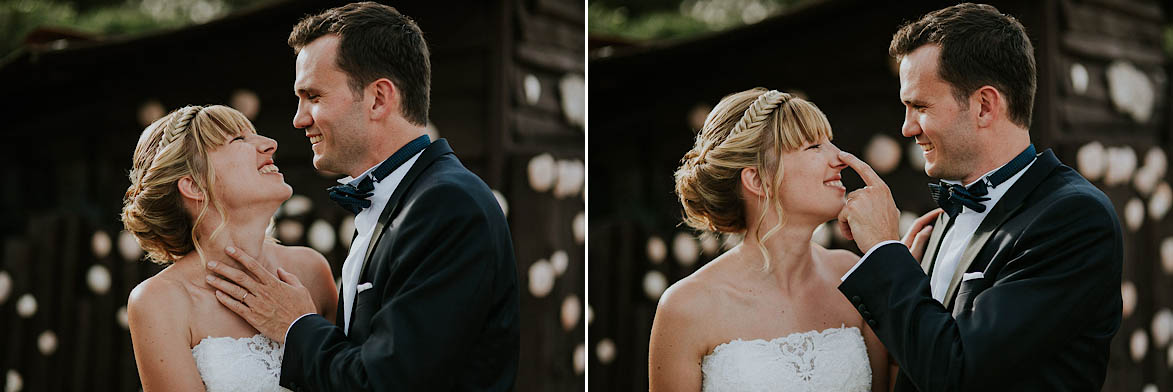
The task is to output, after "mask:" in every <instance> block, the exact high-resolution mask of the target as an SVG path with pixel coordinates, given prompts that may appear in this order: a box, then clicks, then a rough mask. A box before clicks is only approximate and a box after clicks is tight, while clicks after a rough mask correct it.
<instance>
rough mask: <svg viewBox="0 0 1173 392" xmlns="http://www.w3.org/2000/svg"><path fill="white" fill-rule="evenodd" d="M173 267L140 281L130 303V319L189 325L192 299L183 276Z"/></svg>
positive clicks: (127, 305) (132, 323)
mask: <svg viewBox="0 0 1173 392" xmlns="http://www.w3.org/2000/svg"><path fill="white" fill-rule="evenodd" d="M173 268H174V267H169V268H168V269H165V270H163V271H162V272H160V273H158V274H156V275H155V276H152V277H150V278H147V279H146V280H143V281H142V282H140V283H139V284H138V285H137V286H135V287H134V289H133V290H131V291H130V296H129V297H127V301H126V313H127V320H128V321H129V323H130V324H131V327H132V328H133V327H135V324H141V323H149V324H157V323H177V324H182V325H184V326H186V325H187V323H186V320H187V315H188V313H189V310H190V309H191V308H192V299H191V295H189V293H188V291H187V288H186V287H185V285H184V283H183V281H182V280H181V279H180V278H181V277H180V276H178V275H179V274H177V273H176V271H175V270H174V269H173Z"/></svg>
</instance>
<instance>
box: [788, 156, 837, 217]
mask: <svg viewBox="0 0 1173 392" xmlns="http://www.w3.org/2000/svg"><path fill="white" fill-rule="evenodd" d="M846 167H847V164H846V163H843V161H842V160H840V159H839V147H836V146H835V145H834V144H832V143H831V141H830V140H828V139H827V138H823V139H822V140H819V141H817V142H814V143H806V144H803V146H802V147H800V148H798V149H797V150H794V151H787V152H783V153H782V170H783V173H784V174H783V175H782V183H781V187H780V189H779V190H778V196H779V200H780V201H781V202H782V207H783V208H784V209H785V213H786V214H787V215H789V216H812V217H816V218H817V219H818V220H819V221H828V220H831V219H834V218H835V217H837V216H839V211H840V210H842V209H843V205H844V199H843V196H844V194H845V193H846V192H847V188H844V187H843V181H842V177H840V172H842V171H843V169H844V168H846Z"/></svg>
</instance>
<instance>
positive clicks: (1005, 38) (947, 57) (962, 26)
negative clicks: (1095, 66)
mask: <svg viewBox="0 0 1173 392" xmlns="http://www.w3.org/2000/svg"><path fill="white" fill-rule="evenodd" d="M929 44H936V45H940V47H941V54H940V56H941V57H940V59H939V60H940V62H939V66H938V73H939V74H940V76H941V79H942V80H944V81H945V82H947V83H949V84H950V85H952V86H953V96H954V98H956V99H957V101H958V102H960V103H964V102H965V100H966V99H967V98H968V97H969V95H970V94H971V93H973V92H974V91H975V90H977V89H978V88H980V87H982V86H987V85H988V86H994V88H996V89H998V91H999V92H1001V93H1002V94H1004V95H1005V96H1006V98H1007V101H1008V102H1007V109H1008V111H1009V112H1010V113H1009V117H1010V121H1012V122H1014V123H1015V124H1018V125H1021V126H1023V127H1024V128H1030V121H1031V111H1032V110H1033V107H1034V100H1035V57H1034V46H1032V45H1031V43H1030V38H1029V37H1027V35H1026V29H1025V28H1023V27H1022V24H1021V23H1019V22H1018V20H1017V19H1015V18H1014V17H1013V16H1010V15H1004V14H1002V13H1001V12H998V9H997V8H994V7H992V6H989V5H985V4H973V3H963V4H958V5H955V6H952V7H949V8H944V9H940V10H936V11H933V12H930V13H928V14H926V15H925V16H923V17H921V18H920V20H917V21H915V22H908V23H905V24H904V25H903V26H901V27H900V30H899V31H897V32H896V34H895V35H893V36H892V44H891V45H890V46H889V47H888V53H889V54H890V55H892V57H895V58H896V59H897V60H900V59H902V58H904V56H906V55H908V54H909V53H912V52H913V51H915V50H917V49H918V48H920V47H922V46H924V45H929Z"/></svg>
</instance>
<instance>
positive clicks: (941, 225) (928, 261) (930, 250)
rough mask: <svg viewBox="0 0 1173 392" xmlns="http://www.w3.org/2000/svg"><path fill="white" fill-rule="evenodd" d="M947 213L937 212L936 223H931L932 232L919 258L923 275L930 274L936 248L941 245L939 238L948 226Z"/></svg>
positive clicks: (943, 234)
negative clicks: (923, 252)
mask: <svg viewBox="0 0 1173 392" xmlns="http://www.w3.org/2000/svg"><path fill="white" fill-rule="evenodd" d="M950 220H951V219H950V218H949V214H944V213H942V214H937V223H934V225H933V234H932V235H931V236H929V244H928V246H927V247H925V254H924V255H923V256H921V258H920V268H921V269H922V270H924V271H925V275H929V276H932V275H931V274H932V273H933V264H936V261H935V260H933V259H934V258H936V257H937V249H938V248H940V247H941V238H944V237H945V229H948V228H949V221H950Z"/></svg>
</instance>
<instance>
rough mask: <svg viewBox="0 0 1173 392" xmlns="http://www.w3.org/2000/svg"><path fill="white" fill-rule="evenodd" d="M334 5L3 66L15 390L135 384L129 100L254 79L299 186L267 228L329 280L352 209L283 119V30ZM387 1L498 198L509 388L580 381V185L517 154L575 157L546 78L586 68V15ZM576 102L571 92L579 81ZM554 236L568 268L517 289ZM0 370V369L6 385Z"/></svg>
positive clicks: (8, 347) (264, 124)
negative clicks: (513, 349) (512, 311)
mask: <svg viewBox="0 0 1173 392" xmlns="http://www.w3.org/2000/svg"><path fill="white" fill-rule="evenodd" d="M343 3H345V1H329V2H321V1H311V0H291V1H285V2H279V3H274V4H271V5H268V6H265V7H261V8H256V9H251V10H247V11H246V12H243V13H240V14H235V15H231V16H228V17H226V18H223V19H220V20H216V21H212V22H210V23H207V24H204V25H197V26H191V27H188V28H185V29H180V30H175V31H165V32H159V33H154V34H148V35H144V36H137V37H127V38H111V39H107V40H105V41H104V42H101V43H98V44H96V45H90V46H75V47H70V48H66V49H64V50H42V51H34V52H29V53H26V54H24V55H20V56H18V57H16V58H14V59H11V60H9V61H8V62H7V63H4V64H0V83H3V84H4V85H5V86H6V91H8V92H9V93H10V94H12V95H13V96H20V97H21V98H20V99H5V101H4V102H5V104H4V105H0V115H2V116H3V117H4V118H6V119H7V120H6V127H5V129H6V132H5V138H6V140H5V146H6V147H9V148H8V149H6V153H5V154H0V165H3V167H4V169H3V170H0V215H2V216H3V218H2V219H0V237H2V240H0V255H2V257H3V258H2V259H0V373H5V374H6V373H8V372H10V371H11V372H13V374H18V375H19V376H20V379H21V383H22V384H23V390H25V391H59V390H81V389H90V390H116V391H134V390H138V389H139V385H138V378H137V371H136V368H135V364H134V358H133V354H132V352H131V346H130V339H129V333H128V332H127V330H126V329H125V327H124V326H122V325H120V324H119V321H118V317H117V315H118V314H119V309H120V308H123V307H124V306H125V304H126V298H127V295H128V294H129V292H130V290H131V289H132V288H133V287H134V286H135V285H136V284H137V283H138V282H140V281H141V280H143V279H145V278H146V277H149V276H152V275H153V274H155V273H157V272H158V271H159V270H160V268H159V267H157V266H154V265H152V264H149V263H146V262H143V261H139V258H140V255H141V254H139V253H136V252H134V251H135V250H137V247H136V246H132V247H129V248H128V251H129V252H130V253H129V255H130V256H129V257H126V256H124V255H123V254H122V253H120V250H119V249H120V248H119V246H120V245H119V244H120V237H121V234H120V233H121V229H122V226H121V223H120V222H119V221H118V213H119V210H120V208H121V197H122V195H123V193H124V192H125V191H126V187H127V186H128V185H129V181H128V180H127V178H126V174H127V172H128V171H129V169H130V158H131V153H132V152H133V149H134V145H135V142H136V141H137V139H138V136H139V134H140V132H141V131H142V129H143V127H144V126H143V125H142V124H140V123H139V121H138V120H137V118H138V114H139V110H140V108H141V107H143V106H144V104H146V103H148V102H156V103H158V104H159V105H161V106H162V107H164V108H165V109H166V110H167V111H170V110H172V109H175V108H178V107H180V106H183V105H186V104H209V103H221V104H227V103H229V101H230V98H231V97H232V95H233V93H234V92H235V91H237V90H242V89H243V90H248V91H250V92H252V93H254V94H255V95H256V96H257V98H258V99H259V101H260V104H261V108H260V111H259V112H258V114H257V115H256V117H255V118H254V119H253V122H254V124H255V125H256V126H257V128H258V130H259V132H260V133H261V134H263V135H266V136H269V137H272V138H274V139H275V140H277V142H278V143H279V145H280V147H279V150H278V153H277V155H276V158H275V160H276V161H277V163H278V165H280V166H281V169H282V172H283V173H285V178H286V182H288V183H289V184H290V185H292V186H293V188H294V193H295V199H294V201H292V202H287V203H286V204H285V205H284V206H283V207H282V209H280V210H279V211H278V213H277V216H276V230H275V234H276V236H277V237H278V238H280V239H282V241H283V242H285V243H287V244H292V245H307V246H310V245H312V246H314V247H315V248H317V249H318V250H319V251H320V252H322V253H323V254H324V255H325V256H326V258H327V259H328V260H329V261H330V263H331V265H332V267H333V268H334V271H335V274H336V276H337V274H338V273H339V272H340V271H341V267H342V263H343V260H344V259H345V256H346V249H347V246H348V243H349V240H350V238H351V233H352V232H351V230H352V228H351V227H352V226H349V221H350V219H351V218H352V216H351V215H350V214H347V213H346V212H345V211H343V210H341V209H340V208H337V207H336V206H335V205H334V204H333V203H332V202H330V200H329V199H328V197H326V193H325V192H324V190H325V188H326V187H328V186H331V185H333V184H334V177H327V176H323V175H320V174H318V173H317V172H316V171H314V169H313V167H312V165H311V163H310V162H311V151H310V149H309V148H308V143H306V141H305V137H304V132H302V131H300V130H297V129H293V128H292V125H291V121H292V118H293V114H294V110H295V109H296V98H295V97H294V96H293V94H292V87H291V86H292V82H293V77H294V75H293V61H294V56H293V53H292V50H291V49H289V48H288V47H287V46H286V45H285V39H286V37H287V36H288V34H289V29H290V28H291V27H292V26H293V24H294V23H296V21H297V20H298V19H300V18H301V17H302V16H304V15H306V14H308V13H313V12H318V11H320V10H323V9H326V8H330V7H333V6H337V5H341V4H343ZM392 5H393V6H395V7H396V8H398V9H399V10H400V11H401V12H403V13H404V14H406V15H409V16H411V17H412V18H413V19H415V20H416V22H418V23H419V25H420V26H421V28H422V30H423V31H424V36H425V38H426V39H427V40H428V42H429V45H430V47H431V50H432V66H433V82H432V110H431V120H432V123H433V126H434V128H435V129H436V130H437V131H438V132H439V135H440V136H441V137H443V138H446V139H448V140H449V142H450V143H451V145H452V147H453V149H454V150H455V151H456V153H457V156H458V157H460V159H461V160H462V162H463V163H464V164H465V165H466V166H468V167H469V168H470V169H471V170H472V171H473V172H474V173H476V174H477V175H479V176H480V177H481V178H482V179H484V180H485V182H486V183H488V184H489V186H490V187H491V188H493V189H494V190H497V191H498V192H499V193H500V196H501V198H502V199H504V200H505V201H506V203H507V204H509V213H508V215H507V217H508V220H509V223H510V228H511V230H512V233H513V241H514V247H515V252H516V256H517V260H518V270H519V273H520V274H521V276H520V277H519V279H520V282H521V286H522V315H523V320H522V333H523V338H522V364H521V369H520V373H519V377H518V380H517V386H516V388H517V390H519V391H546V390H574V389H582V385H583V384H584V382H583V377H582V375H581V372H576V371H575V369H574V358H573V353H574V349H575V347H576V345H581V344H582V341H583V336H584V329H583V328H584V327H583V325H584V322H583V321H578V322H577V323H576V324H574V325H571V326H570V327H569V328H563V327H562V326H561V321H560V317H561V312H562V311H563V301H564V300H565V299H566V298H567V297H571V296H574V297H576V298H577V299H578V300H579V314H580V315H581V314H582V313H583V310H582V308H583V307H585V299H583V298H584V286H585V283H584V268H583V263H584V258H585V257H584V255H583V253H584V249H585V248H584V245H583V243H582V242H578V241H576V240H575V237H574V235H573V223H574V219H575V217H576V216H577V215H578V214H579V213H581V212H582V211H583V200H584V198H583V193H582V192H581V191H580V192H578V193H575V194H573V195H567V196H565V197H554V196H553V194H552V192H549V191H546V192H537V191H534V190H532V189H531V187H530V186H529V185H528V180H527V172H526V168H527V164H528V162H529V161H530V159H531V158H532V157H533V156H536V155H539V154H542V153H547V154H551V155H553V156H555V157H556V158H558V159H560V160H565V161H567V162H573V161H575V160H577V161H578V162H582V161H583V159H584V154H583V145H584V134H583V128H582V126H581V125H576V124H575V123H572V122H570V121H567V120H565V116H564V115H563V114H562V112H563V110H564V109H563V107H562V101H563V95H562V89H561V88H560V87H559V84H558V81H559V80H560V78H562V77H563V76H565V75H572V74H576V75H580V76H581V75H583V72H584V59H583V56H582V55H581V53H582V43H581V41H582V35H583V21H582V18H583V15H584V11H583V9H582V7H581V5H579V6H575V3H574V2H567V1H548V0H542V1H519V0H500V1H492V2H482V1H470V2H463V3H461V4H459V5H452V4H447V3H445V4H440V3H432V2H426V1H406V2H396V3H394V4H392ZM575 13H577V15H578V16H577V19H576V17H575ZM576 35H577V36H576ZM576 37H577V38H576ZM575 39H577V40H578V43H575V42H574V40H575ZM575 51H577V52H575ZM574 53H578V56H577V57H575V56H574V55H573V54H574ZM524 73H532V74H535V75H537V76H538V77H539V78H544V79H543V80H542V82H543V83H542V86H543V87H544V88H545V89H548V90H543V97H544V100H543V101H540V102H539V103H538V104H537V105H528V104H526V103H524V102H525V101H524V100H523V99H522V100H520V101H519V98H518V96H517V95H516V94H517V93H516V91H514V90H515V89H517V88H520V87H519V86H520V82H519V81H518V78H519V77H520V76H519V75H522V74H524ZM545 79H549V80H551V81H552V82H549V83H547V80H545ZM571 98H573V99H571V100H570V101H571V102H572V103H573V102H578V103H579V104H582V102H583V99H582V97H581V93H579V96H577V97H573V96H572V97H571ZM519 118H521V120H519ZM526 119H537V121H538V122H537V123H536V125H535V124H534V123H533V121H530V122H526V121H529V120H526ZM579 124H581V122H580V123H579ZM533 135H539V136H533ZM580 165H581V163H580ZM580 188H581V185H580ZM294 205H300V207H297V208H294ZM314 232H318V233H319V235H313V234H312V233H314ZM95 237H105V238H108V239H109V243H110V244H111V245H110V246H109V247H108V248H109V249H110V250H109V251H106V252H97V251H95V248H94V246H93V245H92V242H93V241H95V240H94V238H95ZM311 237H314V238H317V240H316V241H311ZM97 241H98V242H102V240H100V239H99V240H97ZM559 250H561V251H563V252H565V254H566V255H567V259H568V260H569V262H568V267H567V269H566V272H564V273H563V274H562V275H561V277H559V278H558V279H559V280H558V281H557V284H556V285H555V287H554V290H552V292H551V293H550V294H549V295H548V296H546V297H543V298H535V297H533V296H532V295H529V294H528V293H527V290H526V276H525V274H526V268H527V267H528V266H529V265H531V264H532V263H533V262H535V261H537V260H539V259H549V258H550V257H551V255H552V254H554V253H555V252H556V251H559ZM96 266H100V268H101V269H104V271H105V275H106V276H108V278H109V279H108V281H109V285H108V286H109V287H108V289H107V291H105V292H104V293H102V294H99V293H96V292H94V291H93V290H91V289H90V288H89V285H88V284H87V277H88V275H89V274H90V273H91V272H90V271H92V270H95V268H98V267H96ZM5 274H6V275H7V276H8V279H7V281H8V282H9V283H10V284H9V286H8V287H9V288H8V290H7V292H5V291H4V290H3V289H4V287H5V284H4V281H5V278H4V276H5ZM94 274H97V275H103V273H102V272H95V273H94ZM97 279H99V280H101V278H97ZM26 295H28V296H31V297H32V298H35V299H36V302H37V311H36V313H35V314H34V315H32V316H31V317H29V318H24V317H21V316H19V315H18V313H17V307H18V302H20V298H22V297H24V296H26ZM571 305H573V304H571ZM581 318H582V317H581V316H580V319H581ZM45 331H52V333H53V334H54V335H55V336H56V338H57V345H56V346H57V347H56V350H54V351H53V352H51V353H49V354H44V353H41V352H40V350H39V349H38V348H37V344H38V338H39V336H41V335H42V334H43V333H44V332H45ZM584 358H585V357H584ZM6 382H7V377H4V374H0V387H7V385H6Z"/></svg>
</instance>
